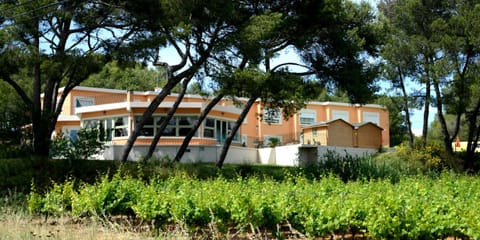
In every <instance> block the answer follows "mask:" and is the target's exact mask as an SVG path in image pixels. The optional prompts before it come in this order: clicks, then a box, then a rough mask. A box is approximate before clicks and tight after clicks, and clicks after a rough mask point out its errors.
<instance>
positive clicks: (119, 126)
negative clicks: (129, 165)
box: [82, 116, 128, 142]
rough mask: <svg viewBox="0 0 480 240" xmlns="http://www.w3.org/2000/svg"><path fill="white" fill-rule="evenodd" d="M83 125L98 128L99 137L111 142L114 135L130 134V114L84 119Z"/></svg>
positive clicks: (103, 140)
mask: <svg viewBox="0 0 480 240" xmlns="http://www.w3.org/2000/svg"><path fill="white" fill-rule="evenodd" d="M82 126H83V127H84V128H97V129H98V130H99V133H98V139H99V140H100V141H102V142H110V141H112V139H113V138H114V137H126V136H128V116H122V117H115V118H101V119H89V120H84V121H83V122H82Z"/></svg>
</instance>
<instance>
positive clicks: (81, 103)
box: [74, 97, 95, 108]
mask: <svg viewBox="0 0 480 240" xmlns="http://www.w3.org/2000/svg"><path fill="white" fill-rule="evenodd" d="M74 101H75V107H76V108H77V107H86V106H92V105H95V99H94V98H93V97H74Z"/></svg>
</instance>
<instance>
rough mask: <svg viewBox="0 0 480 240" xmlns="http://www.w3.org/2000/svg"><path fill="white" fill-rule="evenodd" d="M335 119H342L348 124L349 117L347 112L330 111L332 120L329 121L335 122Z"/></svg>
mask: <svg viewBox="0 0 480 240" xmlns="http://www.w3.org/2000/svg"><path fill="white" fill-rule="evenodd" d="M336 119H343V120H345V121H346V122H349V121H350V120H349V119H350V117H349V114H348V111H344V110H332V119H331V120H336Z"/></svg>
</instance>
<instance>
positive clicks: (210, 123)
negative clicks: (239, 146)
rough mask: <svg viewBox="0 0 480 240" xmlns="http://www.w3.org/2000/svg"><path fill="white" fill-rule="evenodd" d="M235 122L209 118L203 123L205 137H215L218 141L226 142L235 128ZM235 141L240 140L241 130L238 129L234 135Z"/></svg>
mask: <svg viewBox="0 0 480 240" xmlns="http://www.w3.org/2000/svg"><path fill="white" fill-rule="evenodd" d="M234 125H235V122H233V121H227V120H221V119H214V118H207V119H206V120H205V122H204V125H203V137H205V138H215V139H217V142H219V143H224V142H225V140H226V139H227V137H228V135H229V134H230V133H231V131H232V130H233V126H234ZM233 141H234V142H240V132H239V131H237V132H236V133H235V136H234V137H233Z"/></svg>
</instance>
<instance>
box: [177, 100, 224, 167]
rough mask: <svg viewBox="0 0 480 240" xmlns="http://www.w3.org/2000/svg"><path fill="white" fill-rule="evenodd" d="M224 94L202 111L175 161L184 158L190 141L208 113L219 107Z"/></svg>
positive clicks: (184, 140)
mask: <svg viewBox="0 0 480 240" xmlns="http://www.w3.org/2000/svg"><path fill="white" fill-rule="evenodd" d="M223 96H224V95H223V94H220V95H218V96H216V97H215V98H214V99H212V101H210V103H208V105H207V107H205V109H204V110H203V111H202V113H201V114H200V116H199V118H198V121H197V123H195V125H194V126H193V128H192V129H191V130H190V131H189V132H188V134H187V136H185V138H184V139H183V142H182V145H181V146H180V148H179V149H178V151H177V155H176V156H175V158H174V161H176V162H180V160H181V159H182V157H183V154H185V151H186V150H187V147H188V144H189V143H190V140H192V138H193V136H194V135H195V132H197V130H198V128H199V127H200V126H201V125H202V122H203V121H204V120H205V118H207V115H208V113H209V112H210V111H211V110H212V109H213V107H214V106H215V105H217V103H218V102H220V100H222V98H223Z"/></svg>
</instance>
